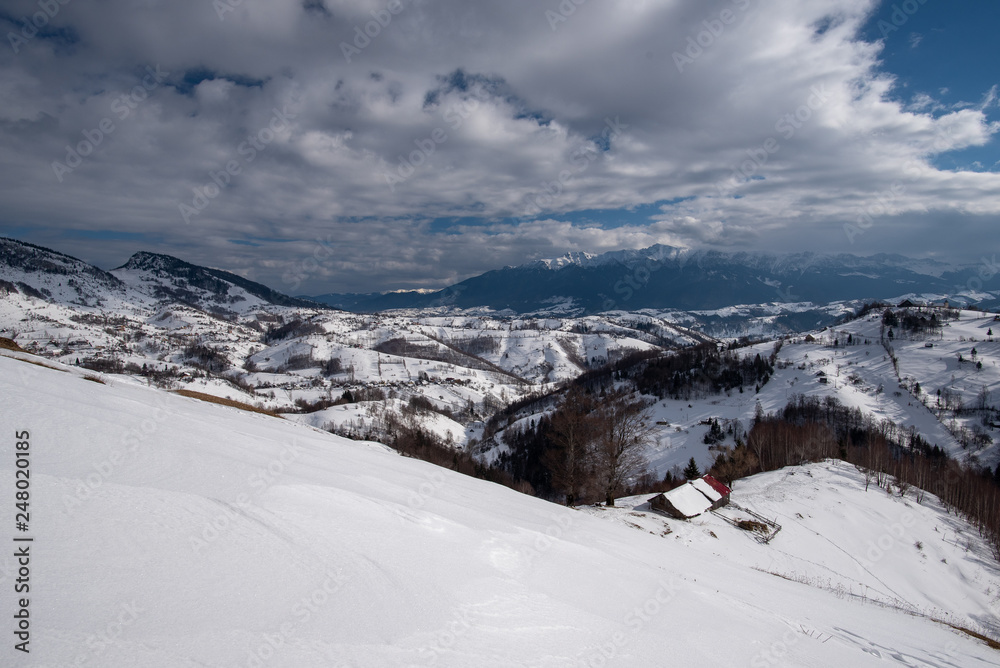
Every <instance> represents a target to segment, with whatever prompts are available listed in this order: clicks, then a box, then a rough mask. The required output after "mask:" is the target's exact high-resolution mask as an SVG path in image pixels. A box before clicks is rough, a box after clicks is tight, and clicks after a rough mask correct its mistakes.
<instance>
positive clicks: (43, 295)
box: [0, 237, 322, 312]
mask: <svg viewBox="0 0 1000 668" xmlns="http://www.w3.org/2000/svg"><path fill="white" fill-rule="evenodd" d="M0 288H5V289H6V290H7V291H8V292H21V293H24V294H26V295H29V296H32V297H37V298H40V299H45V300H46V301H51V302H54V303H59V304H71V305H78V306H91V307H105V308H109V309H113V310H116V309H125V310H129V309H132V308H135V307H138V306H145V307H155V306H156V305H157V304H162V303H180V304H185V305H188V306H193V307H195V308H198V309H201V310H205V311H221V312H232V311H244V310H246V309H248V308H257V307H260V306H263V305H273V306H289V307H297V308H317V307H321V306H322V305H320V304H317V303H316V302H312V301H307V300H304V299H297V298H294V297H289V296H287V295H284V294H281V293H280V292H277V291H275V290H272V289H271V288H268V287H267V286H265V285H261V284H260V283H255V282H253V281H249V280H247V279H245V278H242V277H240V276H237V275H235V274H231V273H229V272H227V271H222V270H219V269H211V268H208V267H199V266H196V265H193V264H190V263H188V262H184V261H183V260H179V259H177V258H175V257H171V256H169V255H160V254H156V253H146V252H139V253H136V254H135V255H133V256H132V257H131V258H129V260H128V262H126V263H125V264H123V265H122V266H120V267H118V268H117V269H113V270H111V271H110V272H108V271H104V270H102V269H99V268H98V267H95V266H93V265H90V264H87V263H86V262H84V261H83V260H79V259H77V258H74V257H71V256H69V255H66V254H64V253H60V252H58V251H54V250H51V249H49V248H44V247H42V246H36V245H34V244H29V243H25V242H23V241H18V240H15V239H9V238H4V237H0Z"/></svg>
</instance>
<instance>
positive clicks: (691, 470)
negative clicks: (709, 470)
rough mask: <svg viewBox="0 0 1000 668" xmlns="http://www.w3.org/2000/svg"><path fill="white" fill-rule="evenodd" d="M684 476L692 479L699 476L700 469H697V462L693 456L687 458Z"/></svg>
mask: <svg viewBox="0 0 1000 668" xmlns="http://www.w3.org/2000/svg"><path fill="white" fill-rule="evenodd" d="M684 477H685V478H687V479H688V480H694V479H695V478H700V477H701V471H700V470H699V469H698V462H696V461H695V460H694V457H692V458H691V459H689V460H688V465H687V466H686V467H684Z"/></svg>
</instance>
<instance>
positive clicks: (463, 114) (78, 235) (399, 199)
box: [0, 0, 1000, 295]
mask: <svg viewBox="0 0 1000 668" xmlns="http://www.w3.org/2000/svg"><path fill="white" fill-rule="evenodd" d="M32 24H34V25H32ZM998 25H1000V3H996V2H994V1H993V0H973V1H968V2H961V3H946V2H943V0H906V1H904V2H896V3H892V2H876V1H873V0H771V1H769V2H764V1H763V0H699V1H698V2H694V1H678V0H561V1H560V0H505V1H504V2H491V3H473V2H463V1H458V0H197V1H195V0H171V1H169V2H168V1H167V0H90V1H87V2H84V1H82V0H5V1H4V2H2V3H0V32H2V34H3V35H4V44H2V45H0V235H3V236H10V237H13V238H17V239H21V240H24V241H29V242H32V243H37V244H41V245H44V246H48V247H51V248H54V249H56V250H59V251H62V252H65V253H68V254H70V255H74V256H76V257H79V258H81V259H83V260H86V261H88V262H92V263H94V264H96V265H98V266H100V267H102V268H105V269H110V268H113V267H116V266H119V265H121V264H123V263H124V262H125V261H126V260H127V259H128V257H129V256H130V255H131V254H132V253H134V252H136V251H140V250H146V251H152V252H161V253H167V254H171V255H175V256H177V257H180V258H182V259H184V260H187V261H189V262H193V263H196V264H203V265H207V266H212V267H218V268H221V269H226V270H229V271H233V272H235V273H238V274H240V275H243V276H246V277H247V278H250V279H252V280H257V281H260V282H263V283H265V284H267V285H269V286H270V287H273V288H275V289H277V290H279V291H282V292H286V293H290V294H312V295H314V294H321V293H331V292H375V291H384V290H395V289H403V288H439V287H443V286H445V285H448V284H451V283H453V282H456V281H458V280H461V279H464V278H467V277H469V276H471V275H476V274H479V273H482V272H483V271H486V270H489V269H494V268H499V267H502V266H504V265H517V264H522V263H525V262H529V261H532V260H535V259H540V258H547V257H555V256H559V255H562V254H563V253H566V252H569V251H586V252H590V253H600V252H605V251H610V250H618V249H623V248H643V247H646V246H650V245H653V244H656V243H661V244H668V245H672V246H676V247H680V248H708V249H715V250H722V251H735V250H764V251H770V252H783V251H815V252H824V253H854V254H858V255H871V254H874V253H880V252H897V253H902V254H906V255H912V256H916V257H933V258H936V259H941V260H945V261H949V262H969V263H975V262H978V261H980V258H981V257H982V256H984V254H987V257H988V256H989V254H991V253H992V252H993V249H994V248H995V246H996V243H995V240H996V239H997V235H996V232H995V230H996V226H997V223H998V221H1000V144H998V140H997V135H998V132H1000V102H998V97H1000V95H998V85H1000V67H998V66H997V64H996V63H997V62H998V56H1000V52H998V47H997V41H996V37H995V30H996V27H997V26H998Z"/></svg>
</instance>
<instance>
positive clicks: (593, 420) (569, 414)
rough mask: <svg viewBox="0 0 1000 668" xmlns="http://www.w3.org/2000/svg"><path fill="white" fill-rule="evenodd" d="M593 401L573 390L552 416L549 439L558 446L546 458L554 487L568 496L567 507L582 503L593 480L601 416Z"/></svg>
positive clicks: (579, 390) (577, 390)
mask: <svg viewBox="0 0 1000 668" xmlns="http://www.w3.org/2000/svg"><path fill="white" fill-rule="evenodd" d="M595 408H596V406H595V404H594V400H593V397H592V396H590V395H588V394H587V393H586V392H584V391H583V390H582V389H581V388H579V387H577V386H573V387H572V388H571V389H570V391H569V392H568V393H567V394H566V397H565V398H564V399H563V402H562V404H561V405H560V406H559V409H558V410H557V411H556V412H555V414H554V415H553V416H552V427H551V432H550V434H549V438H550V439H551V441H552V443H553V444H554V445H555V446H556V447H555V448H553V449H551V450H549V451H548V452H546V454H545V465H546V468H548V469H549V471H550V472H551V474H552V486H553V487H554V488H555V489H558V490H562V491H563V492H564V493H565V495H566V505H567V506H572V505H575V504H576V503H577V502H579V500H580V498H581V496H582V492H583V490H584V489H585V488H586V487H587V486H588V484H589V483H590V481H591V478H592V477H593V443H594V438H595V437H596V435H597V415H598V414H597V413H595Z"/></svg>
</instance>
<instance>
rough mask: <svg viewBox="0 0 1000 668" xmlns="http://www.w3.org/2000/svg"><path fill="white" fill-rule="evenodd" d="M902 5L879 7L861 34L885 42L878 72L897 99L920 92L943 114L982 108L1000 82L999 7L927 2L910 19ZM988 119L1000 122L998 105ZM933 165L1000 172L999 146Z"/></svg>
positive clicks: (984, 0) (984, 1)
mask: <svg viewBox="0 0 1000 668" xmlns="http://www.w3.org/2000/svg"><path fill="white" fill-rule="evenodd" d="M903 4H905V3H898V2H884V3H882V4H881V5H880V6H879V9H878V11H876V12H875V13H874V15H873V16H872V19H871V20H870V21H869V22H868V23H867V25H866V26H865V29H864V32H863V35H864V36H865V37H866V38H868V39H870V40H872V41H875V40H882V41H884V43H885V48H884V49H883V51H882V54H881V60H882V65H881V69H882V70H884V71H886V72H889V73H891V74H893V75H894V76H896V77H897V79H898V83H897V91H896V93H895V97H897V98H898V99H900V100H901V101H903V102H910V101H912V99H913V97H914V96H915V95H917V94H919V93H924V94H926V95H928V96H930V97H932V98H934V99H935V100H936V101H937V102H938V103H939V104H940V105H942V106H943V107H945V108H946V109H949V108H960V107H964V106H975V105H979V104H982V103H983V101H984V96H985V95H987V94H988V92H989V91H990V90H991V89H993V88H994V87H995V86H997V85H998V83H1000V64H998V63H1000V43H998V41H997V29H998V27H1000V3H997V2H991V1H990V0H973V1H972V2H943V1H942V0H927V1H926V3H925V4H923V5H919V3H917V4H918V6H919V10H918V11H915V12H913V13H912V14H908V13H907V12H906V11H905V10H904V8H903V6H902V5H903ZM897 7H898V8H899V9H900V10H901V13H900V12H897V11H896V9H895V8H897ZM910 8H912V5H907V6H906V9H910ZM901 17H905V19H906V20H905V21H903V20H902V18H901ZM897 24H899V25H897ZM940 111H943V110H939V111H938V113H940ZM986 114H987V118H989V119H990V120H991V121H994V122H995V121H1000V108H998V107H997V106H996V105H992V106H991V107H989V108H988V109H987V110H986ZM935 163H936V164H937V165H939V166H941V168H942V169H973V170H977V171H979V170H989V171H994V172H996V171H1000V144H998V143H997V140H996V139H993V141H991V142H989V144H987V145H986V146H982V147H976V148H970V149H966V150H963V151H954V152H950V153H948V154H945V155H942V156H939V157H938V158H937V160H936V161H935Z"/></svg>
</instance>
